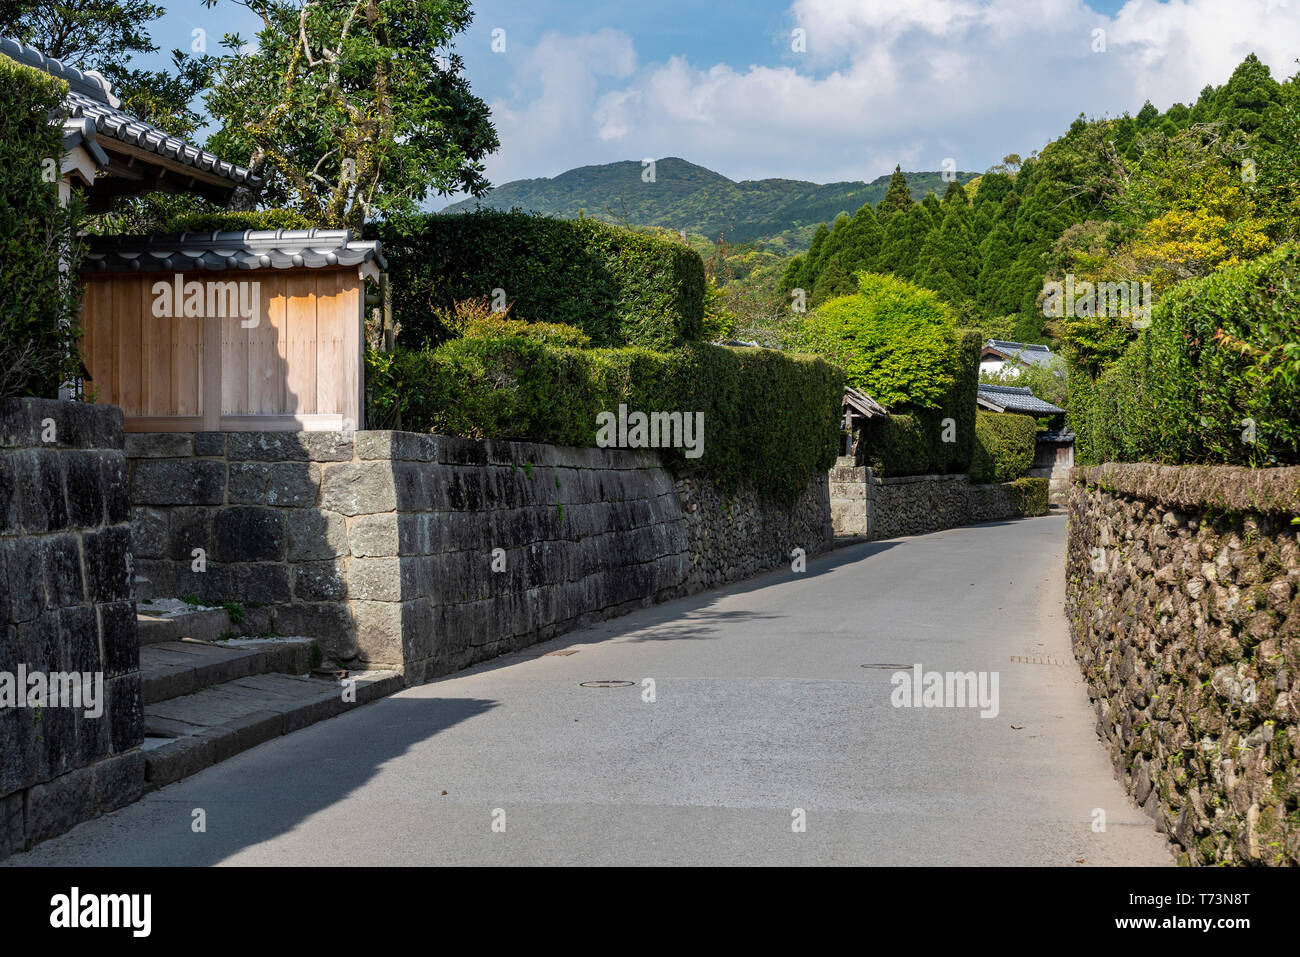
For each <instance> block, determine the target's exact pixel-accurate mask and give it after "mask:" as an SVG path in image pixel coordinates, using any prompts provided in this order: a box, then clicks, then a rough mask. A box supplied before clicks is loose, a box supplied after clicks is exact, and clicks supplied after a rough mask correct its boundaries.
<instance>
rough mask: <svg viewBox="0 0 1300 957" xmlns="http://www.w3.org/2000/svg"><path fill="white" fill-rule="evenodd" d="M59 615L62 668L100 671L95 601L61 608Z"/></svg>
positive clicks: (97, 618)
mask: <svg viewBox="0 0 1300 957" xmlns="http://www.w3.org/2000/svg"><path fill="white" fill-rule="evenodd" d="M56 614H57V615H58V618H59V661H58V665H59V670H60V671H77V672H86V671H99V670H100V668H101V667H102V664H103V663H102V661H101V659H100V653H99V616H98V615H97V614H96V612H95V606H94V605H79V606H77V607H75V608H60V609H59V610H58V612H57V613H56Z"/></svg>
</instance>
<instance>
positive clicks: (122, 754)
mask: <svg viewBox="0 0 1300 957" xmlns="http://www.w3.org/2000/svg"><path fill="white" fill-rule="evenodd" d="M129 548H130V506H129V503H128V501H127V495H126V459H125V456H124V455H123V452H122V412H121V410H120V409H117V408H113V407H109V406H92V405H87V404H84V403H79V402H57V401H48V400H41V399H0V614H3V631H0V673H3V675H0V681H5V680H6V678H7V680H8V681H10V682H13V684H11V685H10V689H11V691H23V692H25V691H27V690H28V688H16V687H15V685H16V679H17V677H18V674H19V669H20V667H21V668H22V669H23V670H24V671H25V672H26V674H27V675H28V676H30V675H32V674H35V673H39V674H41V675H42V676H48V675H50V674H51V673H56V672H62V673H69V672H77V673H79V674H88V675H91V676H102V682H103V683H102V689H103V692H102V693H103V702H102V707H103V711H102V714H101V715H99V716H98V717H91V716H87V714H86V713H85V712H86V710H87V709H85V708H69V707H49V706H47V707H44V708H33V707H25V706H22V705H25V704H27V703H28V702H27V700H26V695H25V694H24V695H23V700H22V701H21V702H18V701H12V702H5V703H3V704H0V858H3V857H5V856H7V855H8V854H10V853H12V852H14V851H17V850H21V849H23V848H25V847H27V846H30V845H32V844H35V843H36V842H38V841H42V840H45V839H46V838H48V837H52V836H53V835H55V834H59V833H61V832H63V831H65V830H67V829H68V828H69V827H71V826H73V825H74V824H77V823H78V822H80V821H83V820H86V819H88V818H91V817H94V816H96V815H98V814H101V813H103V812H105V811H109V810H112V809H114V808H117V807H120V806H122V805H123V804H126V803H128V802H130V801H133V800H135V798H137V797H138V796H139V795H140V794H141V792H142V791H143V788H144V759H143V757H142V755H141V753H140V751H139V747H140V743H141V741H142V739H143V735H144V731H143V717H142V714H143V709H142V705H141V697H140V665H139V647H138V644H137V641H136V630H135V629H136V625H135V606H134V604H133V602H132V601H131V594H130V582H129V574H128V569H129V562H130V555H129ZM92 680H94V679H93V677H92ZM29 687H30V686H29ZM49 703H50V704H52V702H49Z"/></svg>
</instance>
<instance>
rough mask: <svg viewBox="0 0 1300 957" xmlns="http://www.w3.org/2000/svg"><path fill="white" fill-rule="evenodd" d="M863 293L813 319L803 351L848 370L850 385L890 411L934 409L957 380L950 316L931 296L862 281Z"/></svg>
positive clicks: (870, 277) (869, 278) (862, 277)
mask: <svg viewBox="0 0 1300 957" xmlns="http://www.w3.org/2000/svg"><path fill="white" fill-rule="evenodd" d="M857 280H858V291H857V293H856V294H854V295H852V296H841V297H839V298H837V299H831V300H829V301H827V302H825V303H823V304H822V305H820V306H819V307H817V309H815V310H814V311H813V312H811V313H809V315H808V318H807V321H806V322H805V323H804V326H803V330H802V341H801V346H802V348H803V349H804V350H805V351H807V352H811V353H814V354H816V355H819V356H821V357H822V358H824V359H827V360H829V361H831V362H834V363H835V364H836V365H838V366H840V367H841V368H843V369H844V371H845V373H846V375H847V376H848V382H849V385H851V386H853V387H854V388H856V389H861V390H862V391H863V392H866V393H867V394H868V395H870V396H871V397H872V398H874V399H875V400H876V401H877V402H879V403H880V404H881V405H883V406H885V407H886V408H888V409H893V408H894V407H895V406H902V405H906V406H911V407H915V408H936V407H937V406H938V405H939V403H940V401H941V400H942V399H943V397H944V396H945V394H946V393H947V392H948V390H949V389H950V388H951V387H952V384H953V377H954V360H955V349H956V345H957V338H956V330H955V326H954V320H953V317H952V313H951V312H950V311H949V309H948V307H947V306H946V305H945V304H944V303H943V301H942V300H940V299H939V297H938V296H937V295H936V294H935V293H933V292H931V291H930V290H928V289H922V288H920V287H919V286H914V285H912V284H911V283H910V282H907V281H906V280H903V279H897V278H895V277H894V276H879V275H874V274H872V273H859V274H858V277H857Z"/></svg>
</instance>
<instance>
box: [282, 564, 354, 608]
mask: <svg viewBox="0 0 1300 957" xmlns="http://www.w3.org/2000/svg"><path fill="white" fill-rule="evenodd" d="M293 597H294V598H296V599H297V600H298V601H344V600H345V599H347V597H348V583H347V565H346V563H345V562H344V561H342V560H338V559H336V560H332V561H324V562H305V563H303V564H300V565H295V566H294V567H293ZM359 597H360V596H359Z"/></svg>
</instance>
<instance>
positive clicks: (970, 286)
mask: <svg viewBox="0 0 1300 957" xmlns="http://www.w3.org/2000/svg"><path fill="white" fill-rule="evenodd" d="M958 188H959V189H960V187H958ZM965 195H966V194H965V193H964V192H963V193H961V196H962V197H965ZM979 268H980V263H979V254H978V251H977V250H976V247H975V239H974V236H973V235H972V234H971V226H970V207H968V206H966V205H964V204H963V203H962V202H961V201H960V200H953V201H951V202H950V203H949V204H948V207H947V209H946V210H945V211H944V215H943V222H942V224H941V225H940V226H939V228H938V229H937V230H935V231H934V232H933V233H931V235H930V236H929V238H928V239H927V240H926V243H925V246H924V247H923V248H922V250H921V254H920V263H919V265H918V268H917V282H918V283H920V284H921V285H922V286H925V287H926V288H928V289H933V290H934V291H935V292H937V293H938V294H939V295H940V296H942V297H943V298H944V299H945V300H946V301H948V302H950V303H960V302H963V301H964V300H967V299H970V298H972V297H974V295H975V291H976V285H977V280H978V276H979Z"/></svg>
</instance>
